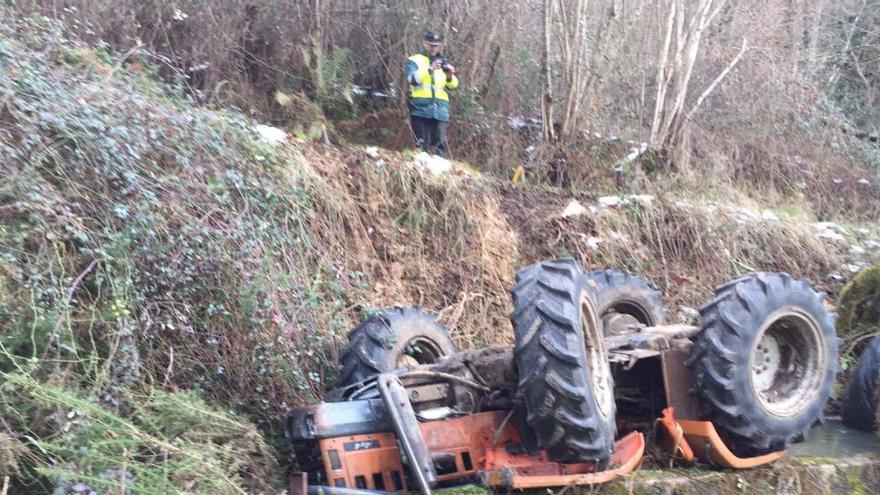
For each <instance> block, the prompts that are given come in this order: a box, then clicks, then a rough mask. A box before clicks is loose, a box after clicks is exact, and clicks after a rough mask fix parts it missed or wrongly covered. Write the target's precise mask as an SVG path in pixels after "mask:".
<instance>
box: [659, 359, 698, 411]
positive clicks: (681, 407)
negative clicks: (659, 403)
mask: <svg viewBox="0 0 880 495" xmlns="http://www.w3.org/2000/svg"><path fill="white" fill-rule="evenodd" d="M687 358H688V353H687V352H686V351H684V350H681V349H669V350H666V351H663V352H662V353H661V354H660V359H661V364H662V366H663V388H664V390H665V392H666V405H667V406H668V407H671V408H673V409H675V413H676V416H677V417H679V418H682V419H689V420H703V419H706V411H705V407H704V405H703V403H702V402H701V401H700V400H698V399H697V397H695V396H694V395H693V394H692V393H691V390H693V388H694V386H695V380H694V374H693V372H692V371H691V370H690V368H688V367H687V366H685V361H687Z"/></svg>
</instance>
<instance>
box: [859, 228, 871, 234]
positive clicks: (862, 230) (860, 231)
mask: <svg viewBox="0 0 880 495" xmlns="http://www.w3.org/2000/svg"><path fill="white" fill-rule="evenodd" d="M856 232H857V233H859V234H861V235H871V231H870V230H868V229H866V228H864V227H859V228H857V229H856Z"/></svg>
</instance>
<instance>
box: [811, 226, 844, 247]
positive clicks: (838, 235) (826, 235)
mask: <svg viewBox="0 0 880 495" xmlns="http://www.w3.org/2000/svg"><path fill="white" fill-rule="evenodd" d="M813 229H815V230H816V237H818V238H820V239H827V240H829V241H834V242H840V241H844V240H846V238H845V237H844V235H846V234H848V232H847V231H846V229H845V228H843V227H841V226H840V225H837V224H836V223H834V222H816V223H814V224H813Z"/></svg>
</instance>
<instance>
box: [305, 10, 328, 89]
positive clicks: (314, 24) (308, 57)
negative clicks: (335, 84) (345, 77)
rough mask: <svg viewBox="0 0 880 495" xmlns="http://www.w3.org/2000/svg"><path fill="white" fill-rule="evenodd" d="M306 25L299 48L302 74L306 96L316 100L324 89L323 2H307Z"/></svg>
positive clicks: (324, 15) (324, 17)
mask: <svg viewBox="0 0 880 495" xmlns="http://www.w3.org/2000/svg"><path fill="white" fill-rule="evenodd" d="M307 4H308V7H307V9H308V12H307V15H308V24H307V28H306V35H305V36H304V37H303V44H302V48H301V55H302V72H303V79H304V82H305V89H306V94H308V95H309V96H310V97H311V98H317V97H318V96H320V94H321V93H322V92H323V91H324V89H325V82H324V69H323V64H324V29H325V20H326V12H325V9H326V5H325V2H324V0H308V1H307Z"/></svg>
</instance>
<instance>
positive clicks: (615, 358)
mask: <svg viewBox="0 0 880 495" xmlns="http://www.w3.org/2000/svg"><path fill="white" fill-rule="evenodd" d="M554 263H556V264H554ZM559 263H563V262H547V263H544V264H538V265H533V266H532V267H529V268H527V269H525V270H523V271H522V272H521V273H520V275H519V276H518V282H519V283H518V285H517V287H515V288H514V290H513V293H514V302H515V310H514V314H513V315H512V316H511V321H512V322H513V324H514V330H515V331H516V344H515V345H514V346H513V347H512V348H511V347H501V346H495V347H488V348H484V349H478V350H470V351H462V352H454V353H449V354H443V353H442V352H437V350H439V349H443V348H444V346H445V347H449V346H452V344H445V343H444V342H442V341H440V339H441V338H442V335H441V334H440V333H438V330H437V329H435V328H433V327H430V328H429V327H428V326H426V325H427V323H426V322H428V320H426V319H425V318H423V316H422V315H421V314H415V313H413V312H412V310H395V312H394V313H387V315H386V316H381V318H384V319H382V320H381V321H379V322H378V323H377V322H372V323H371V322H370V320H367V321H366V322H365V323H363V324H362V325H361V326H359V327H358V328H356V329H355V330H354V331H352V333H351V334H350V336H349V338H350V339H351V341H352V346H351V348H349V349H347V350H346V353H345V354H344V357H343V370H344V373H343V378H344V379H345V380H347V383H345V382H344V383H341V384H340V385H341V386H340V387H339V388H337V389H335V390H334V391H332V392H331V393H330V394H329V396H328V398H329V399H330V400H332V401H333V402H325V403H321V404H317V405H313V406H308V407H304V408H300V409H297V410H295V411H294V412H293V414H292V415H291V416H290V418H289V420H288V424H287V435H288V437H289V439H290V440H291V442H292V444H293V447H294V450H295V454H296V457H297V461H298V463H299V466H300V468H301V472H300V473H296V474H294V475H293V476H292V477H291V483H290V492H291V494H293V495H299V494H305V493H343V494H344V493H349V494H351V493H376V492H403V491H407V490H418V491H420V492H421V493H430V492H431V490H432V489H434V488H437V487H442V486H448V485H452V484H460V483H464V482H478V483H482V484H486V485H490V486H495V487H499V488H504V489H530V488H543V487H554V486H566V485H591V484H597V483H604V482H607V481H610V480H612V479H614V478H616V477H619V476H621V475H624V474H626V473H629V472H631V471H633V470H634V469H636V468H637V467H638V466H639V465H640V464H641V462H642V458H643V455H644V453H645V451H646V449H649V448H653V449H655V450H657V451H659V452H661V453H662V454H664V455H666V456H667V457H669V458H671V459H672V460H674V461H676V462H680V463H691V462H695V461H697V460H699V461H702V462H704V463H706V464H710V465H713V466H718V467H725V468H749V467H754V466H757V465H761V464H765V463H768V462H772V461H774V460H776V459H778V458H779V457H781V456H782V455H783V454H784V451H785V448H787V445H788V444H789V443H791V442H793V441H799V440H802V439H803V437H804V436H805V434H806V429H808V428H809V426H812V424H813V423H814V422H815V421H816V419H817V418H820V417H821V405H822V404H824V401H825V400H827V395H825V396H823V394H824V393H825V392H824V389H823V391H822V392H821V393H819V392H811V390H812V389H810V388H809V387H807V386H806V385H803V383H804V382H805V380H806V381H807V383H808V385H810V384H812V382H809V380H811V379H812V380H814V381H815V382H816V383H818V384H819V385H823V383H820V382H819V381H818V378H815V377H819V378H827V377H826V376H825V375H826V374H828V373H830V376H831V377H833V371H834V370H829V369H830V368H832V367H833V363H831V362H830V360H828V359H827V357H825V358H823V356H822V355H821V353H819V352H813V353H812V354H810V353H809V352H807V351H805V350H804V349H798V345H793V344H799V343H806V344H803V346H804V347H809V339H814V340H821V338H824V337H822V335H821V334H820V333H818V332H812V333H811V332H810V330H811V329H812V328H813V327H809V326H808V325H806V324H803V323H801V322H802V321H807V322H810V321H813V320H819V319H821V318H823V317H824V315H823V314H818V316H817V317H812V316H810V313H809V312H808V311H807V310H810V309H811V308H810V307H809V305H808V304H806V303H804V307H806V308H807V310H803V309H801V308H800V307H798V306H794V305H784V304H782V303H784V302H785V301H784V299H785V298H786V297H788V295H787V293H785V292H783V291H782V290H780V291H779V292H778V295H773V294H772V293H771V292H770V291H765V292H764V293H765V294H768V295H769V297H770V298H771V299H772V298H776V299H780V300H781V301H780V302H779V303H777V302H773V304H776V306H779V307H778V308H777V307H774V306H771V307H769V308H768V309H767V311H766V313H767V314H769V315H770V317H769V318H768V317H762V319H761V318H758V319H756V321H759V320H760V321H759V323H757V324H755V325H754V326H760V327H761V328H759V329H752V328H747V327H745V326H744V325H745V324H746V322H745V321H744V316H743V315H745V316H748V315H749V313H748V312H745V313H735V311H734V310H731V309H729V308H728V307H727V306H724V301H725V299H724V297H727V296H724V294H722V296H724V297H720V298H718V299H716V301H713V303H711V304H710V305H707V308H709V309H710V310H712V309H717V310H718V315H713V314H711V313H710V312H705V314H704V316H703V318H704V321H703V323H702V324H701V326H700V327H696V326H687V325H663V324H662V321H657V320H658V319H661V320H662V317H661V318H658V317H656V316H651V315H652V314H654V315H656V314H662V313H660V312H658V311H654V312H653V313H652V312H651V311H652V308H651V307H650V305H649V303H646V302H644V301H646V300H647V299H648V296H650V297H654V295H653V292H648V291H645V290H643V291H642V292H641V294H643V295H646V296H645V297H641V299H640V293H639V290H641V289H640V287H641V285H636V284H633V283H630V284H629V286H626V287H623V288H629V289H632V290H630V291H629V292H628V293H627V292H626V291H624V294H623V295H620V294H619V292H620V287H621V286H622V285H623V284H617V291H618V294H616V295H615V298H612V299H608V300H611V301H612V302H618V303H619V302H620V301H624V302H625V303H626V304H625V305H621V304H618V305H617V306H616V307H614V308H613V309H615V310H609V309H608V307H607V306H608V300H605V301H604V302H603V299H602V296H603V294H607V293H608V292H610V291H611V289H606V290H605V292H603V288H602V286H601V285H599V287H598V288H597V287H596V285H597V284H596V283H594V282H592V281H591V280H590V279H589V277H588V276H585V275H583V274H581V272H578V271H577V270H579V266H578V265H574V264H572V263H570V262H568V261H564V264H563V265H561V266H562V268H560V265H559ZM535 267H538V268H535ZM563 269H564V270H563ZM530 270H531V271H530ZM541 270H543V272H542V271H541ZM565 270H568V271H565ZM559 273H562V274H563V275H564V276H565V277H567V278H562V277H557V278H554V277H556V276H557V275H558V274H559ZM592 273H597V272H592ZM592 273H591V274H588V275H592ZM601 273H602V276H603V277H605V278H604V280H613V277H612V276H615V277H616V276H618V272H609V271H606V272H601ZM609 273H610V274H611V275H610V276H609V275H608V274H609ZM528 277H532V278H533V279H535V277H537V279H536V280H537V285H534V286H528V285H527V284H528V283H529V282H530V280H531V279H529V278H528ZM540 277H544V278H540ZM566 280H570V281H572V284H571V285H569V286H568V287H569V288H568V289H566V286H565V285H564V283H565V282H566ZM767 280H768V282H767V284H768V285H769V284H772V283H774V281H775V279H773V278H772V277H770V278H768V279H767ZM783 280H784V279H783ZM636 282H638V284H644V282H642V280H641V279H638V280H636ZM759 282H762V281H761V280H759ZM746 283H752V280H751V279H747V278H743V279H740V280H738V281H735V282H733V283H732V284H729V285H728V286H726V287H722V288H721V289H719V291H722V290H726V289H727V288H729V287H734V289H733V290H735V291H738V293H737V292H735V293H734V294H735V295H740V296H741V295H742V294H744V293H745V292H744V290H743V289H742V287H737V286H736V285H737V284H739V285H743V284H746ZM780 284H782V282H780ZM609 286H613V284H609ZM644 286H645V287H647V284H644ZM633 287H634V289H633ZM758 287H760V284H758ZM780 287H782V285H780ZM807 288H808V286H807ZM545 289H546V290H545ZM518 290H519V291H524V292H522V294H524V295H518V293H517V291H518ZM542 290H543V291H544V292H541V291H542ZM566 290H568V292H565V291H566ZM627 294H628V295H627ZM811 294H814V293H811ZM559 295H562V296H565V297H564V298H562V297H561V298H560V301H561V302H558V303H557V304H556V305H555V306H554V305H553V304H554V301H553V300H552V297H556V296H559ZM624 296H626V297H624ZM791 297H795V298H796V297H801V296H800V295H798V294H794V296H791ZM606 299H607V298H606ZM658 299H659V298H658ZM805 300H806V301H807V302H810V300H807V299H805ZM639 301H642V303H641V305H638V304H636V303H638V302H639ZM571 302H576V303H579V304H570V303H571ZM713 304H714V305H715V306H713ZM743 307H744V308H746V309H747V310H749V311H752V312H754V311H756V309H755V308H756V307H757V306H756V305H754V304H752V302H751V301H750V300H744V305H743ZM629 308H634V309H633V310H629ZM757 308H758V309H760V307H757ZM780 308H782V309H780ZM734 309H736V308H734ZM783 309H784V310H785V311H782V310H783ZM813 312H814V313H818V310H813ZM707 314H708V318H707V316H706V315H707ZM804 314H806V315H807V316H803V315H804ZM791 315H794V316H791ZM573 316H576V319H575V318H574V317H573ZM395 318H396V319H395ZM713 318H714V319H713ZM811 318H812V319H811ZM718 321H720V322H721V324H724V325H731V323H730V322H733V323H735V324H737V325H740V327H741V328H739V327H738V328H734V330H736V331H737V332H730V335H729V336H728V335H721V337H723V338H719V337H718V335H717V332H716V329H717V327H718V325H719V324H718V323H717V322H718ZM713 324H714V325H715V326H714V327H713V326H712V325H713ZM413 328H419V329H420V330H419V331H418V332H414V331H413V330H412V329H413ZM720 328H722V329H724V328H726V327H720ZM816 328H820V329H821V328H822V327H821V326H816ZM572 330H574V331H572ZM382 332H386V333H384V334H383V333H382ZM740 334H742V335H745V336H746V338H747V339H748V340H747V341H746V342H745V346H746V347H747V348H749V349H750V350H749V353H750V354H749V355H747V356H744V357H743V356H739V355H738V354H736V353H734V352H727V351H729V350H730V349H728V348H729V347H732V346H735V345H738V341H737V340H736V339H737V338H740V337H742V335H740ZM388 335H390V336H391V337H395V338H398V337H399V336H401V335H403V336H405V337H406V338H407V339H410V341H412V342H417V343H418V344H417V345H416V346H413V345H409V347H407V343H406V342H402V343H401V342H399V341H398V340H400V339H399V338H398V340H393V341H384V343H382V344H381V345H375V346H371V345H370V343H371V342H383V341H382V340H381V339H380V338H379V337H383V338H384V337H387V336H388ZM768 335H769V336H772V338H770V337H768ZM817 335H818V337H817ZM707 336H708V337H707ZM820 343H822V342H820ZM832 344H833V345H836V342H833V343H832ZM395 346H398V347H395ZM715 347H718V348H719V349H721V353H720V354H718V355H717V356H716V355H715V354H713V352H715ZM398 348H399V349H400V350H401V351H400V352H399V353H398V354H394V352H395V349H398ZM817 348H818V347H817ZM826 348H827V349H835V350H836V348H834V347H832V346H831V345H829V346H827V347H826ZM426 349H427V351H426ZM819 349H820V350H821V348H819ZM432 350H433V352H435V354H436V355H435V356H433V357H431V358H430V359H428V358H426V357H425V356H426V355H428V354H429V353H428V351H432ZM719 356H720V361H719ZM737 359H742V360H743V361H742V362H741V363H737V362H736V360H737ZM822 359H824V361H823V360H822ZM405 360H409V361H405ZM426 361H427V362H426ZM704 361H706V362H704ZM385 362H387V364H386V365H384V366H383V365H382V363H385ZM695 363H696V364H695ZM724 363H727V364H724ZM364 364H366V365H367V366H361V365H364ZM737 364H739V369H745V370H746V372H744V374H742V376H741V377H739V376H737V375H732V377H731V378H729V379H728V378H725V377H721V381H720V382H712V381H711V379H712V378H714V377H715V375H718V374H719V373H716V372H715V371H714V370H715V367H718V366H724V367H723V370H724V372H735V370H736V369H737ZM820 365H821V366H820ZM358 366H361V367H358ZM822 366H824V368H823V367H822ZM811 367H812V368H811ZM707 369H708V370H709V371H708V373H707V371H706V370H707ZM762 373H763V375H762ZM768 375H769V378H764V377H767V376H768ZM707 376H708V378H707ZM798 377H804V378H803V379H798ZM809 377H814V378H809ZM737 380H740V381H742V383H745V384H746V388H745V391H746V392H749V391H752V393H751V395H748V394H745V393H743V392H742V391H740V390H737V388H736V387H737V386H740V385H738V384H739V383H740V382H738V381H737ZM719 383H720V385H721V387H720V388H718V384H719ZM756 384H757V385H756ZM810 386H812V387H816V386H817V385H810ZM823 386H824V385H823ZM749 387H750V388H749ZM762 387H763V388H762ZM716 388H718V390H721V393H720V394H719V395H717V396H716V395H712V394H715V393H716ZM701 390H703V391H708V392H707V393H702V392H701ZM737 394H738V395H737ZM810 394H812V395H810ZM723 401H728V402H730V403H731V404H732V405H731V406H729V407H728V406H724V404H722V406H724V407H728V408H729V409H731V411H732V412H733V413H735V414H736V415H737V416H736V417H729V416H724V415H723V414H719V413H718V406H719V402H723ZM749 401H752V403H754V407H755V408H758V409H760V411H758V412H759V413H767V414H766V416H767V417H768V418H769V419H768V420H767V421H776V423H767V424H768V425H770V426H769V427H765V426H763V425H758V427H756V428H757V429H758V430H760V429H766V430H767V431H770V432H771V434H766V435H761V436H760V437H759V435H755V438H750V437H749V436H748V435H744V434H742V433H741V432H740V431H739V430H737V429H736V428H737V427H738V426H739V424H740V423H741V422H742V421H740V418H741V417H743V418H744V419H745V420H751V418H752V416H749V415H750V414H751V415H753V416H754V415H755V414H757V413H755V412H753V411H752V409H751V408H749V409H743V408H742V407H740V404H738V403H737V402H742V403H743V404H746V405H748V404H751V403H749ZM816 404H819V406H816ZM797 407H800V409H798V408H797ZM722 409H723V408H722ZM791 410H793V411H794V413H791V414H790V418H786V417H785V416H784V414H785V413H787V412H788V411H791ZM816 411H818V412H816ZM755 418H756V419H754V421H763V420H764V419H763V416H755ZM777 418H782V419H783V420H784V421H777ZM802 425H807V426H806V427H804V426H802ZM774 435H776V437H774ZM777 438H778V440H777ZM780 447H781V448H780Z"/></svg>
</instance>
